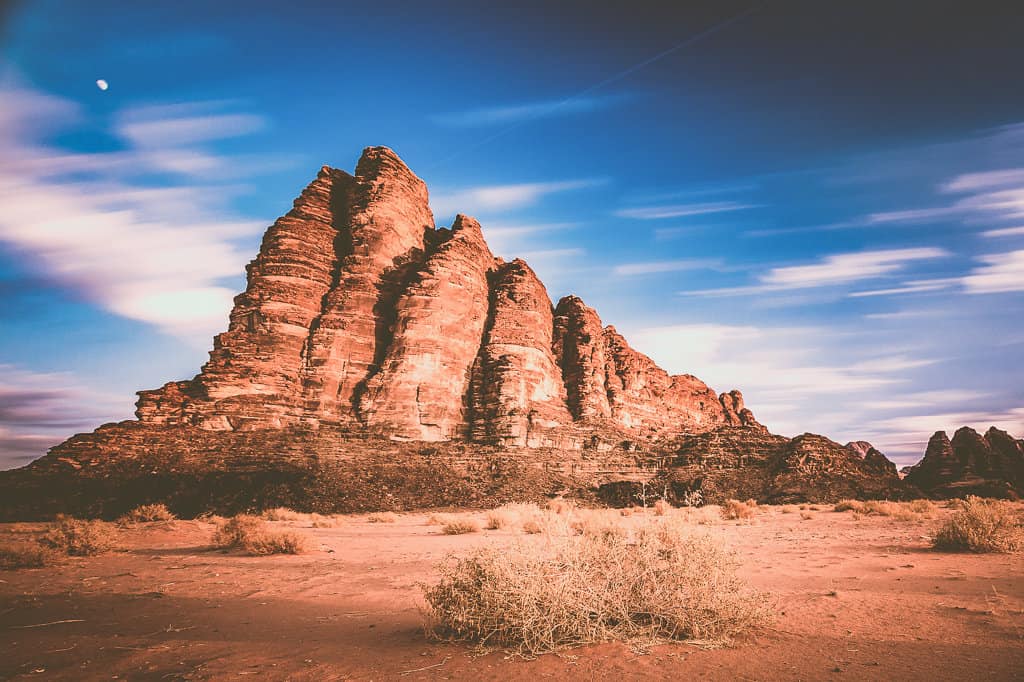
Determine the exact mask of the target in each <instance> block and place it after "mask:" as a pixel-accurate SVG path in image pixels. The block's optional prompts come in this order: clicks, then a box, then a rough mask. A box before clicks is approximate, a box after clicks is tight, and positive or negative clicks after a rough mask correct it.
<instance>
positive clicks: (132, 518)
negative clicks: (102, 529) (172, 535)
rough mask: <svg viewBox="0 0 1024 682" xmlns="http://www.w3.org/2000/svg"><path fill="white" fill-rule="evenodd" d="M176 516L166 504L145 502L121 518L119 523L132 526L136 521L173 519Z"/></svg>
mask: <svg viewBox="0 0 1024 682" xmlns="http://www.w3.org/2000/svg"><path fill="white" fill-rule="evenodd" d="M176 518H177V517H176V516H175V515H174V514H173V513H171V510H170V509H168V508H167V505H166V504H143V505H140V506H138V507H136V508H135V509H132V510H131V511H130V512H128V513H127V514H125V515H124V516H122V517H121V518H119V519H118V520H117V523H118V524H119V525H122V526H130V525H133V524H136V523H153V522H155V521H173V520H174V519H176Z"/></svg>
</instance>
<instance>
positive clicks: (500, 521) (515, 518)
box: [487, 502, 540, 530]
mask: <svg viewBox="0 0 1024 682" xmlns="http://www.w3.org/2000/svg"><path fill="white" fill-rule="evenodd" d="M539 513H540V507H538V506H537V505H535V504H533V503H524V502H512V503H509V504H503V505H501V506H500V507H498V508H497V509H492V510H490V511H489V512H487V529H488V530H498V529H500V528H506V527H509V526H512V525H514V524H516V523H518V522H519V520H520V519H521V518H524V517H528V516H530V517H532V516H535V515H537V514H539Z"/></svg>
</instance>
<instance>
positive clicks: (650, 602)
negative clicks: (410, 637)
mask: <svg viewBox="0 0 1024 682" xmlns="http://www.w3.org/2000/svg"><path fill="white" fill-rule="evenodd" d="M736 566H737V562H736V560H735V558H734V557H732V556H731V555H730V554H728V553H727V552H725V551H724V550H723V549H722V548H721V547H720V546H719V545H718V544H717V543H715V542H713V541H712V540H711V539H710V538H706V537H701V536H691V535H688V534H686V533H684V532H680V531H679V530H678V529H677V527H676V526H674V525H664V524H657V527H648V528H644V529H641V530H640V531H638V532H636V533H635V534H634V535H632V536H628V535H627V534H626V533H624V532H607V533H605V532H596V533H590V532H586V533H584V534H583V535H570V536H565V537H558V538H554V537H553V538H551V541H550V542H547V543H544V544H543V545H532V544H528V545H523V544H520V545H518V546H516V547H514V548H512V549H511V550H510V549H507V548H503V549H494V548H482V549H478V550H476V551H474V552H473V553H471V554H470V555H469V556H467V557H465V558H462V559H453V560H451V561H450V562H449V563H447V564H445V565H444V566H442V567H441V579H440V582H438V583H437V584H436V585H434V586H432V587H429V588H428V589H427V590H426V592H425V596H426V601H427V605H428V606H427V611H426V615H427V620H428V627H429V630H430V631H431V632H432V633H434V635H435V636H437V637H440V638H450V639H455V640H465V641H473V642H477V643H479V644H480V645H482V646H488V645H496V646H501V647H506V648H509V649H512V650H514V651H517V652H519V653H523V654H529V655H535V654H540V653H544V652H549V651H555V650H557V649H560V648H563V647H567V646H576V645H582V644H589V643H593V642H601V641H607V640H629V641H637V640H641V641H644V642H648V643H649V642H653V641H658V640H665V639H683V640H700V641H704V642H711V641H715V642H720V641H726V640H728V638H729V637H731V636H732V635H735V634H737V633H739V632H741V631H743V630H744V629H746V628H748V627H750V626H753V625H757V624H759V623H763V622H765V620H766V618H767V615H768V609H767V608H766V607H765V601H764V599H763V598H761V597H760V596H758V595H756V594H754V593H752V592H751V591H750V590H749V589H748V588H747V587H746V585H745V584H744V583H743V582H742V581H741V580H740V579H739V578H738V577H737V575H736Z"/></svg>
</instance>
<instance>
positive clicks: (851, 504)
mask: <svg viewBox="0 0 1024 682" xmlns="http://www.w3.org/2000/svg"><path fill="white" fill-rule="evenodd" d="M832 511H835V512H845V511H852V512H855V513H857V514H863V513H864V503H863V502H861V501H860V500H840V501H839V502H837V503H836V506H835V507H833V508H832Z"/></svg>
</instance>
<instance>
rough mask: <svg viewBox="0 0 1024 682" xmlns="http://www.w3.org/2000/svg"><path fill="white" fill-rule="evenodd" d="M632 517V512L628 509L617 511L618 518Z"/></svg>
mask: <svg viewBox="0 0 1024 682" xmlns="http://www.w3.org/2000/svg"><path fill="white" fill-rule="evenodd" d="M632 515H633V510H632V509H629V508H628V507H624V508H622V509H620V510H619V516H632Z"/></svg>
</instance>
